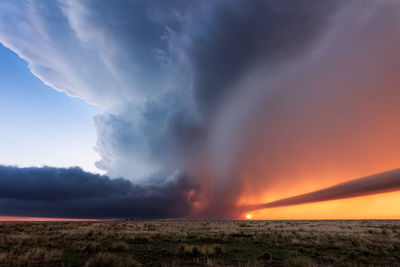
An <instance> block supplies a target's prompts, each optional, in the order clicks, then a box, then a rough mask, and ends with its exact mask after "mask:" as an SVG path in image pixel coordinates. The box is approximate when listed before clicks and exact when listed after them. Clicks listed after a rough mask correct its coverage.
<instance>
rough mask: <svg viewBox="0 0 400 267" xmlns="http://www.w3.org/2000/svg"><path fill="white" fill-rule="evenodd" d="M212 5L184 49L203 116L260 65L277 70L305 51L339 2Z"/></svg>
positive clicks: (201, 15)
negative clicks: (285, 62) (279, 66)
mask: <svg viewBox="0 0 400 267" xmlns="http://www.w3.org/2000/svg"><path fill="white" fill-rule="evenodd" d="M216 2H217V3H216V4H214V5H213V7H212V10H211V11H210V9H206V11H203V12H199V13H195V14H194V16H195V19H194V22H193V24H194V25H192V27H194V28H193V32H192V33H189V34H188V35H189V36H190V38H191V40H190V45H189V47H187V48H186V49H187V50H186V53H187V56H188V58H189V59H190V60H189V62H190V63H189V64H190V65H191V69H192V72H193V76H194V81H193V82H194V87H195V92H194V94H195V99H196V103H197V105H198V108H199V109H200V111H201V112H202V113H205V114H207V115H209V114H210V111H215V105H217V104H218V103H219V102H220V100H221V99H222V98H224V97H226V95H225V93H226V92H227V91H229V90H230V89H232V88H233V87H234V83H235V82H237V81H238V80H240V79H241V78H242V77H243V75H245V74H247V73H248V72H249V71H252V70H254V68H256V67H258V66H257V65H258V64H261V62H262V64H263V66H264V67H277V65H279V64H282V63H284V61H285V60H288V59H290V60H293V57H295V56H296V55H299V54H301V52H304V50H305V49H307V48H309V47H310V45H311V44H312V43H313V42H315V41H316V38H318V37H319V36H320V34H321V32H322V31H323V30H324V29H326V27H327V26H328V22H329V21H330V19H331V16H332V14H334V11H335V9H336V8H337V7H338V6H340V3H341V2H342V1H290V0H284V1H242V0H239V1H216ZM204 17H206V18H204Z"/></svg>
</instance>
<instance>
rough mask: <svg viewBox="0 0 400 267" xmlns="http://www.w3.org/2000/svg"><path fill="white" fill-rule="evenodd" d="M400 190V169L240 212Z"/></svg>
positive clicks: (251, 206) (242, 207)
mask: <svg viewBox="0 0 400 267" xmlns="http://www.w3.org/2000/svg"><path fill="white" fill-rule="evenodd" d="M398 190H400V169H396V170H392V171H388V172H383V173H378V174H374V175H371V176H367V177H363V178H358V179H354V180H351V181H349V182H344V183H340V184H337V185H335V186H331V187H327V188H324V189H321V190H317V191H313V192H310V193H307V194H302V195H297V196H294V197H289V198H284V199H280V200H276V201H272V202H268V203H262V204H255V205H245V206H240V207H239V208H238V209H239V211H240V212H247V211H252V210H259V209H266V208H276V207H282V206H291V205H299V204H305V203H312V202H321V201H328V200H336V199H343V198H352V197H359V196H365V195H372V194H379V193H387V192H393V191H398Z"/></svg>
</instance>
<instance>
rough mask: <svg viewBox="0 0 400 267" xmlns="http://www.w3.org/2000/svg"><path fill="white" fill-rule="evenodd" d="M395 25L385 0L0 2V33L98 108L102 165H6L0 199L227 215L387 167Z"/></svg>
mask: <svg viewBox="0 0 400 267" xmlns="http://www.w3.org/2000/svg"><path fill="white" fill-rule="evenodd" d="M399 30H400V2H398V1H395V0H383V1H363V0H353V1H319V0H302V1H289V0H283V1H274V0H265V1H245V0H234V1H232V0H217V1H199V0H192V1H184V0H172V1H164V0H149V1H139V0H118V1H114V0H101V1H93V0H58V1H45V0H37V1H36V0H35V1H33V0H32V1H30V0H3V1H2V2H1V4H0V42H1V43H2V44H3V45H4V46H6V47H8V48H9V49H11V50H13V51H14V52H15V53H17V54H18V55H19V56H20V57H21V58H22V59H24V60H26V61H27V62H28V67H29V69H30V70H31V72H32V73H33V74H34V75H36V76H37V77H38V78H39V79H41V80H42V81H43V82H44V83H46V84H47V85H49V86H50V87H52V88H54V89H56V90H58V91H62V92H65V93H66V94H68V95H69V96H73V97H77V98H81V99H84V100H85V101H87V102H88V103H90V104H93V105H96V106H99V107H101V108H102V109H104V110H105V111H104V113H103V114H100V115H97V116H96V117H95V118H94V122H95V127H96V129H97V145H96V151H97V152H98V153H99V155H100V156H101V160H99V161H98V162H97V163H96V166H97V167H98V168H99V169H102V170H104V171H105V172H106V176H100V175H95V174H91V173H86V172H83V171H82V170H80V169H77V168H70V169H57V168H50V167H43V168H16V167H7V166H3V167H1V168H0V185H1V187H0V188H1V189H0V210H1V211H2V213H4V214H5V215H21V216H47V217H86V218H89V217H90V218H117V217H138V218H170V217H207V218H216V217H225V218H231V217H235V216H238V215H239V213H240V212H242V208H240V206H241V205H252V204H259V203H265V202H270V201H273V200H276V199H277V197H280V198H282V197H283V196H284V194H289V193H290V194H292V195H298V194H300V193H307V192H309V191H315V190H316V189H321V188H324V187H328V186H333V185H335V184H337V183H342V182H346V181H348V180H350V179H353V178H359V177H363V176H368V175H371V174H375V173H380V172H384V171H388V170H392V169H396V168H398V167H399V166H400V124H399V123H398V118H399V117H400V105H399V100H400V75H399V71H400V49H399V47H400V32H399ZM394 175H395V176H394V178H393V179H394V180H395V181H394V182H393V186H394V187H395V188H396V189H398V187H399V185H398V182H396V181H398V180H399V177H398V172H395V174H394ZM120 177H123V178H120ZM379 177H380V176H379ZM385 177H386V176H385ZM389 179H390V178H389ZM368 181H369V180H368ZM304 185H308V187H304ZM355 185H356V186H353V187H352V190H353V191H352V192H351V194H350V195H351V196H358V195H363V194H372V193H376V192H378V191H379V192H381V191H392V190H391V188H390V186H389V187H385V188H384V189H382V190H372V189H371V190H364V189H365V186H363V185H362V182H360V183H356V184H355ZM358 185H359V188H360V193H357V190H358V189H357V188H358V187H357V186H358ZM307 189H313V190H307ZM339 189H340V187H339ZM285 190H286V191H285ZM304 190H306V191H304ZM282 192H286V193H284V194H282ZM331 193H332V194H336V195H335V196H333V195H329V197H328V199H336V198H341V197H348V196H349V195H346V193H344V192H343V191H340V190H338V191H332V192H331ZM331 193H330V194H331ZM317 196H318V194H317ZM285 197H287V196H286V195H285ZM322 200H327V197H326V196H322V197H321V198H320V199H318V198H317V199H314V198H313V199H312V200H311V202H315V201H322ZM300 202H301V203H305V202H307V201H304V199H302V200H300ZM81 203H84V204H83V205H82V204H81ZM291 204H295V203H291ZM261 205H262V204H261ZM260 207H261V206H260ZM266 207H268V206H266Z"/></svg>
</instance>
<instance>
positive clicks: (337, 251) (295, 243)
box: [0, 220, 400, 266]
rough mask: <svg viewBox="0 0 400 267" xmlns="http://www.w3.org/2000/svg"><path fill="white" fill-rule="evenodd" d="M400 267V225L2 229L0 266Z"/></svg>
mask: <svg viewBox="0 0 400 267" xmlns="http://www.w3.org/2000/svg"><path fill="white" fill-rule="evenodd" d="M143 265H146V266H192V265H197V266H219V265H229V266H400V221H393V220H384V221H376V220H365V221H117V222H1V223H0V266H143Z"/></svg>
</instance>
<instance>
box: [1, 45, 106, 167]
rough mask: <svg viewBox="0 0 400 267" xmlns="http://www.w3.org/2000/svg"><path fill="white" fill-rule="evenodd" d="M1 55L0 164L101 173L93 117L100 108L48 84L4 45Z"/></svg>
mask: <svg viewBox="0 0 400 267" xmlns="http://www.w3.org/2000/svg"><path fill="white" fill-rule="evenodd" d="M0 58H1V61H0V94H1V97H0V113H1V114H2V116H0V124H1V125H2V131H1V132H0V147H1V151H2V152H1V153H0V164H3V165H17V166H25V167H26V166H43V165H47V166H53V167H69V166H80V167H82V168H83V169H84V170H87V171H93V172H96V171H97V172H98V171H99V170H98V169H97V168H96V167H95V165H94V162H95V161H96V160H97V159H98V158H99V157H98V155H97V154H96V152H95V151H94V146H95V144H96V131H95V128H94V127H93V125H94V122H93V116H94V115H95V114H97V113H99V112H101V109H100V108H98V107H96V106H92V105H88V104H87V103H86V102H85V101H83V100H82V99H78V98H71V97H68V96H67V95H66V94H64V93H62V92H57V91H55V90H54V89H53V88H50V87H48V86H46V85H45V84H44V83H43V82H42V81H41V80H40V79H38V78H37V77H35V76H34V75H33V74H32V73H31V72H30V71H29V69H28V68H27V62H26V61H24V60H22V59H21V58H19V57H18V55H17V54H15V53H14V52H12V51H11V50H10V49H8V48H6V47H4V46H0Z"/></svg>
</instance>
